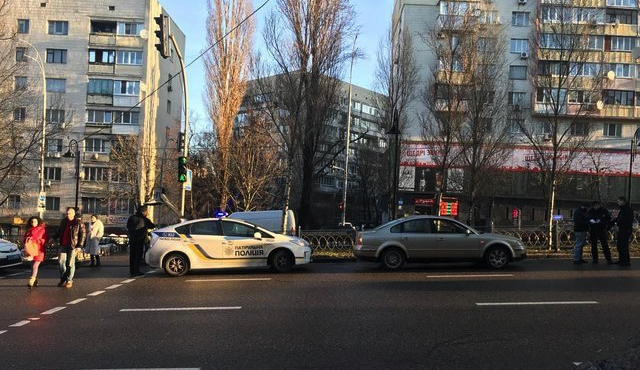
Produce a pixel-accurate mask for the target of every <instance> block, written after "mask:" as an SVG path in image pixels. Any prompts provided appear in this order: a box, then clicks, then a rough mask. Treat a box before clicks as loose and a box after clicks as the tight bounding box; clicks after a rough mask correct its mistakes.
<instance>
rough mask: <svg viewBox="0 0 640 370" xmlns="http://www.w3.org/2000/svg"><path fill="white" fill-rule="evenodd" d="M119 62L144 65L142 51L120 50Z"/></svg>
mask: <svg viewBox="0 0 640 370" xmlns="http://www.w3.org/2000/svg"><path fill="white" fill-rule="evenodd" d="M118 64H132V65H137V66H140V65H142V52H141V51H118Z"/></svg>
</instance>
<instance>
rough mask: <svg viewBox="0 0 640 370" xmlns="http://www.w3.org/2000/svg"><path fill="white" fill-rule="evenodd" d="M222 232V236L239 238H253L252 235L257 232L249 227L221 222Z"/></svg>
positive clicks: (236, 223)
mask: <svg viewBox="0 0 640 370" xmlns="http://www.w3.org/2000/svg"><path fill="white" fill-rule="evenodd" d="M222 230H223V231H224V236H235V237H239V238H253V234H255V233H256V232H257V231H258V230H256V229H254V228H253V227H251V226H248V225H244V224H241V223H238V222H233V221H222Z"/></svg>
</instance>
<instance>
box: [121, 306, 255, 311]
mask: <svg viewBox="0 0 640 370" xmlns="http://www.w3.org/2000/svg"><path fill="white" fill-rule="evenodd" d="M241 308H242V307H240V306H233V307H166V308H123V309H121V310H120V312H151V311H212V310H239V309H241Z"/></svg>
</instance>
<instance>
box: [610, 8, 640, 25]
mask: <svg viewBox="0 0 640 370" xmlns="http://www.w3.org/2000/svg"><path fill="white" fill-rule="evenodd" d="M606 19H607V23H620V24H638V14H637V13H636V12H635V11H633V10H625V9H607V18H606Z"/></svg>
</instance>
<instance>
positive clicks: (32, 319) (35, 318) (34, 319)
mask: <svg viewBox="0 0 640 370" xmlns="http://www.w3.org/2000/svg"><path fill="white" fill-rule="evenodd" d="M29 320H31V321H36V320H40V318H39V317H30V318H29Z"/></svg>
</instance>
